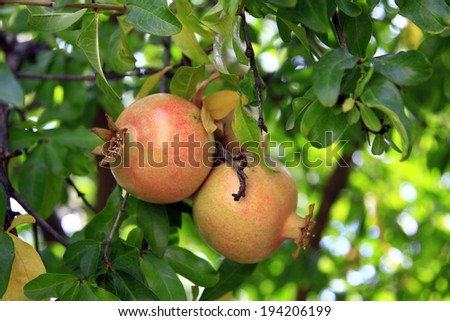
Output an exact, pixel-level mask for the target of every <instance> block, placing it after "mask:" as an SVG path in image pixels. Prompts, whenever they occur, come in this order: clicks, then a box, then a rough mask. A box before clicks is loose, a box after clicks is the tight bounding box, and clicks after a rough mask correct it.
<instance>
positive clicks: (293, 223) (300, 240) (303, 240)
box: [281, 204, 314, 259]
mask: <svg viewBox="0 0 450 321" xmlns="http://www.w3.org/2000/svg"><path fill="white" fill-rule="evenodd" d="M313 211H314V204H310V205H309V212H308V215H306V216H305V217H300V216H298V215H297V213H295V211H293V212H292V213H291V214H289V216H288V218H287V220H286V222H285V224H284V226H283V231H282V234H281V236H282V237H283V238H284V239H287V240H294V241H295V244H297V250H296V251H295V253H294V254H292V258H294V259H295V258H296V257H297V256H298V254H299V253H300V250H301V249H302V248H303V249H305V248H307V247H308V245H309V238H310V236H311V230H312V228H313V227H314V222H313V221H311V217H312V215H313Z"/></svg>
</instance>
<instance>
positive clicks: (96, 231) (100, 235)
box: [85, 186, 122, 241]
mask: <svg viewBox="0 0 450 321" xmlns="http://www.w3.org/2000/svg"><path fill="white" fill-rule="evenodd" d="M121 193H122V190H121V188H120V187H119V186H117V187H116V188H115V189H114V190H113V192H112V193H111V194H110V196H109V197H108V200H107V202H106V206H105V207H104V208H103V209H102V210H101V211H100V213H98V214H97V215H95V216H94V218H93V219H92V220H91V221H90V222H89V223H88V224H87V225H86V227H85V234H86V238H89V239H95V240H99V241H103V240H105V239H106V237H107V236H108V235H109V232H110V231H111V227H112V226H113V224H114V221H115V219H116V216H117V213H118V212H119V208H120V204H121V202H122V196H121Z"/></svg>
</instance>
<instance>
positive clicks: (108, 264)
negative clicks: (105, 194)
mask: <svg viewBox="0 0 450 321" xmlns="http://www.w3.org/2000/svg"><path fill="white" fill-rule="evenodd" d="M129 195H130V194H129V193H128V192H126V193H125V196H124V197H123V200H122V205H120V209H119V213H117V216H116V220H115V221H114V224H113V226H112V228H111V231H110V232H109V235H108V238H107V239H106V241H105V249H104V250H103V260H104V261H105V265H106V268H107V269H108V270H110V269H111V266H112V263H111V259H110V258H109V256H108V252H109V247H110V246H111V242H112V239H113V237H114V234H115V233H116V230H117V228H118V227H119V222H120V218H121V217H122V214H123V211H125V205H126V204H127V200H128V196H129Z"/></svg>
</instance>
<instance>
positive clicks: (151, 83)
mask: <svg viewBox="0 0 450 321" xmlns="http://www.w3.org/2000/svg"><path fill="white" fill-rule="evenodd" d="M170 69H172V66H167V67H165V68H164V69H162V70H161V71H158V72H157V73H156V74H153V75H151V76H150V77H148V78H147V80H146V81H145V82H144V84H143V85H142V87H141V89H140V90H139V93H138V94H137V96H136V99H140V98H142V97H145V96H147V95H148V94H149V92H150V91H151V90H152V89H153V87H155V85H156V84H157V83H158V81H159V80H160V79H161V77H162V76H164V74H165V73H166V72H168V71H169V70H170Z"/></svg>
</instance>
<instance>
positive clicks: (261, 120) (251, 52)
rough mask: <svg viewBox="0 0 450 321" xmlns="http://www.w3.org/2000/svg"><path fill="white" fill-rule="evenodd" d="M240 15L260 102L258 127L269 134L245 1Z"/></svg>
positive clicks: (246, 52) (262, 87)
mask: <svg viewBox="0 0 450 321" xmlns="http://www.w3.org/2000/svg"><path fill="white" fill-rule="evenodd" d="M238 15H240V16H241V19H242V20H241V23H242V30H243V31H244V38H245V44H246V46H247V49H246V50H245V55H246V56H247V58H248V59H249V61H250V68H251V69H252V71H253V77H254V79H255V89H256V96H257V100H258V112H259V116H258V127H259V129H260V130H261V132H262V131H265V132H266V133H267V126H266V124H265V123H264V116H263V108H262V90H263V89H264V85H263V84H262V83H261V78H260V76H259V72H258V67H257V65H256V59H255V51H254V50H253V45H252V40H251V39H250V32H249V30H248V24H247V20H246V19H245V1H242V3H241V7H240V9H239V12H238Z"/></svg>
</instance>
